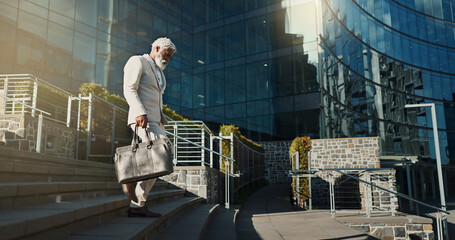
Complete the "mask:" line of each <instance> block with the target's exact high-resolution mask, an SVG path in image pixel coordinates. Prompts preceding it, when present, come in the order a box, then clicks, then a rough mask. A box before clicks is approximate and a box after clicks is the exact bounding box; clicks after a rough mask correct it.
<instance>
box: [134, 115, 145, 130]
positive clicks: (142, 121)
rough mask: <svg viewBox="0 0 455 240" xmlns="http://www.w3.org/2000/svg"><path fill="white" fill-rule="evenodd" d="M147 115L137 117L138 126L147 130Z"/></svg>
mask: <svg viewBox="0 0 455 240" xmlns="http://www.w3.org/2000/svg"><path fill="white" fill-rule="evenodd" d="M147 123H148V120H147V115H141V116H137V117H136V126H140V127H142V128H147Z"/></svg>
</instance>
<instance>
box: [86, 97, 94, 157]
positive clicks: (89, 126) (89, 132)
mask: <svg viewBox="0 0 455 240" xmlns="http://www.w3.org/2000/svg"><path fill="white" fill-rule="evenodd" d="M92 104H93V98H92V94H91V93H90V94H89V99H88V116H87V149H86V154H85V160H88V158H89V155H90V145H91V140H92V139H91V135H92Z"/></svg>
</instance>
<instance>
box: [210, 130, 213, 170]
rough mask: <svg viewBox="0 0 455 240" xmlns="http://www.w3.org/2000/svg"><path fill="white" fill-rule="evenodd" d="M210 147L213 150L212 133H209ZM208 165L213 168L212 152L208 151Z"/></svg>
mask: <svg viewBox="0 0 455 240" xmlns="http://www.w3.org/2000/svg"><path fill="white" fill-rule="evenodd" d="M210 149H211V150H213V135H212V134H210ZM210 167H211V168H213V153H212V152H210Z"/></svg>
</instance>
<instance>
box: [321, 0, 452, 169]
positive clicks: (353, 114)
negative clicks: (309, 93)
mask: <svg viewBox="0 0 455 240" xmlns="http://www.w3.org/2000/svg"><path fill="white" fill-rule="evenodd" d="M405 2H406V4H408V5H406V4H401V3H398V2H396V1H393V0H386V1H365V0H344V1H337V0H321V17H322V30H321V43H320V45H321V48H322V52H321V62H320V64H321V65H320V66H321V69H320V70H321V73H322V76H321V77H322V78H321V94H322V105H323V106H324V108H323V112H322V119H323V123H322V124H323V125H325V126H328V127H327V128H324V129H323V134H322V137H353V136H379V137H380V140H381V148H382V149H381V151H382V153H381V154H382V155H414V156H421V157H422V158H423V159H435V151H434V147H433V146H434V139H433V133H432V131H431V129H432V123H431V113H430V109H418V108H408V109H406V108H404V105H405V104H417V103H427V102H434V103H435V104H436V114H437V121H438V122H437V124H438V128H439V138H440V145H441V146H440V147H441V149H440V150H441V158H442V161H443V163H444V164H447V163H448V162H449V159H453V158H455V125H454V120H455V118H454V117H455V102H454V98H455V66H453V64H450V63H452V62H453V61H454V60H455V41H454V31H455V25H454V24H455V23H453V22H451V20H449V19H447V17H446V14H448V13H449V12H447V13H446V12H444V13H443V12H441V13H440V14H439V13H437V12H436V11H437V9H436V6H437V5H438V4H439V5H440V4H446V3H449V2H450V1H444V0H443V1H440V0H438V1H425V3H424V4H425V6H426V5H431V6H433V12H432V13H433V14H429V12H428V11H427V10H428V9H426V8H425V9H426V10H425V11H421V9H420V7H417V5H419V4H423V2H424V1H420V0H415V1H405ZM411 2H413V3H414V2H415V4H411ZM411 6H414V7H411ZM419 6H420V5H419Z"/></svg>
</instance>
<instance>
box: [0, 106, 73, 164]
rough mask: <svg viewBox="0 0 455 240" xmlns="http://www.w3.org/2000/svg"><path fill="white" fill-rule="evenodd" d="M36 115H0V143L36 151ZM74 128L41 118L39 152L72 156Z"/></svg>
mask: <svg viewBox="0 0 455 240" xmlns="http://www.w3.org/2000/svg"><path fill="white" fill-rule="evenodd" d="M37 136H38V116H37V115H36V117H32V116H30V115H28V114H7V115H0V144H2V145H5V146H7V147H14V148H17V149H20V150H23V151H30V152H36V143H37ZM75 150H76V130H75V129H72V128H68V127H66V125H65V124H62V123H58V122H55V121H51V120H48V119H43V129H42V138H41V152H42V153H47V154H52V155H57V156H62V157H69V158H74V156H75Z"/></svg>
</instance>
